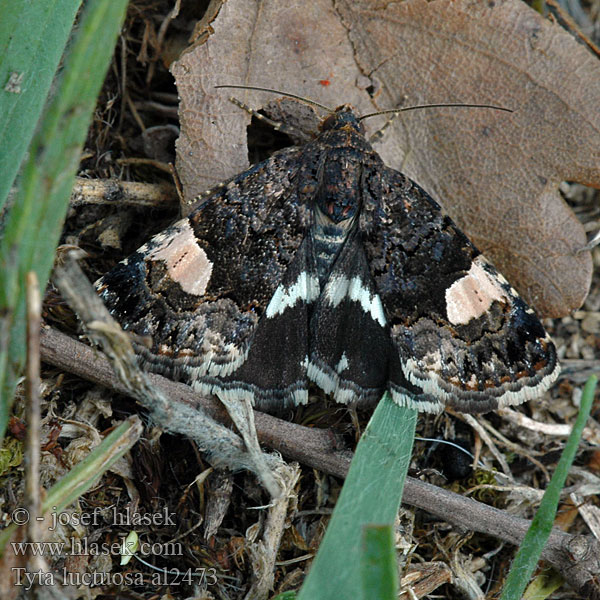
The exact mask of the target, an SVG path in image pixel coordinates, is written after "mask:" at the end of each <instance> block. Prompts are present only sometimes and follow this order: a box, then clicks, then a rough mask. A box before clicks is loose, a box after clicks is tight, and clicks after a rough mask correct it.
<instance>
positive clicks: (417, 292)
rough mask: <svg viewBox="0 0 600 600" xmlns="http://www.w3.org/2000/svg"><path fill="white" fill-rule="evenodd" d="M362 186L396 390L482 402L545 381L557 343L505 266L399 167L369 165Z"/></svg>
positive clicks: (516, 398)
mask: <svg viewBox="0 0 600 600" xmlns="http://www.w3.org/2000/svg"><path fill="white" fill-rule="evenodd" d="M368 189H369V190H370V191H369V193H366V194H365V197H364V204H363V211H362V214H361V229H362V232H363V235H364V245H365V250H366V253H367V257H368V261H369V268H370V273H371V276H372V278H373V280H374V282H375V286H376V288H377V291H378V293H379V296H380V298H381V301H382V304H383V306H384V309H385V313H386V316H387V319H388V324H389V327H390V336H391V339H392V342H393V344H394V346H395V348H396V350H397V353H398V358H399V361H400V368H401V370H402V373H401V374H400V375H401V376H400V377H397V379H396V380H394V374H393V372H392V373H391V375H390V391H391V393H392V396H393V397H394V399H395V400H396V401H397V402H399V403H401V404H408V405H413V406H415V407H416V408H421V410H441V408H442V406H443V405H449V406H453V407H455V408H457V409H459V410H463V411H467V412H485V411H488V410H492V409H495V408H497V407H498V406H505V405H509V404H518V403H520V402H524V401H526V400H529V399H531V398H534V397H537V396H539V395H540V394H541V393H542V392H544V391H545V390H547V389H548V388H549V387H550V385H551V384H552V383H553V382H554V380H555V379H556V377H557V376H558V372H559V367H558V364H557V359H556V351H555V348H554V345H553V343H552V341H551V340H550V338H549V336H548V335H547V333H546V332H545V330H544V328H543V326H542V324H541V323H540V321H539V319H538V318H537V317H536V316H535V314H534V312H533V310H532V309H531V308H529V307H528V306H527V305H526V303H525V302H524V301H523V300H522V299H521V298H520V297H519V295H518V294H517V292H516V291H515V290H514V289H513V288H512V287H511V286H510V285H509V284H508V282H507V281H506V280H505V279H504V278H503V277H502V275H500V274H499V273H498V272H497V271H496V270H495V269H494V267H493V266H492V265H491V264H490V263H489V262H487V261H486V260H485V258H484V257H483V256H482V255H481V254H480V253H479V251H478V250H477V249H476V248H475V247H474V246H473V245H472V244H471V242H470V241H469V240H468V239H467V238H466V236H465V235H464V234H463V233H462V232H461V231H460V230H459V229H458V228H457V227H456V226H455V225H454V223H453V222H452V221H451V220H450V218H449V217H447V216H445V215H444V214H443V213H442V212H441V210H440V207H439V205H438V204H437V203H436V202H435V201H434V200H433V199H432V198H431V197H430V196H429V195H428V194H427V193H426V192H425V191H424V190H422V189H421V188H420V187H419V186H418V185H416V184H415V183H414V182H412V181H411V180H410V179H408V178H407V177H405V176H404V175H402V174H401V173H399V172H398V171H395V170H393V169H390V168H387V167H385V166H382V167H381V168H380V169H377V170H376V171H373V172H372V174H371V177H370V180H369V186H368ZM402 378H403V379H404V382H402ZM407 384H409V385H407ZM415 386H416V387H417V388H420V389H421V390H422V391H423V393H424V396H422V397H421V398H419V397H416V396H415V394H414V387H415ZM432 399H434V403H432V402H431V401H432ZM421 402H422V403H423V405H422V406H421V407H420V406H419V405H420V403H421ZM436 402H437V406H436Z"/></svg>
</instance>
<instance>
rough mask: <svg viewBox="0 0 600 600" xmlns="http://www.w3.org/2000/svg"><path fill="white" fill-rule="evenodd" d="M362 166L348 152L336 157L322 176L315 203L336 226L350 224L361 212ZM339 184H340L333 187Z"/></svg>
mask: <svg viewBox="0 0 600 600" xmlns="http://www.w3.org/2000/svg"><path fill="white" fill-rule="evenodd" d="M361 173H362V169H361V165H360V163H359V162H357V161H356V160H353V157H351V156H348V154H347V153H345V152H339V153H334V154H333V156H332V157H331V158H330V159H329V160H328V161H327V162H326V163H325V165H324V166H323V170H322V172H321V174H320V181H321V183H320V184H319V187H318V189H317V192H316V195H315V201H316V204H317V206H318V208H319V210H320V211H321V212H322V213H323V215H325V216H326V217H327V218H328V219H329V220H330V221H331V222H332V223H334V224H335V225H338V224H341V223H343V222H347V221H350V220H352V219H353V218H354V216H355V215H356V214H357V212H358V211H359V209H360V204H361V202H360V190H361V186H360V180H361ZM332 181H335V182H336V184H335V185H332V184H331V183H328V182H332Z"/></svg>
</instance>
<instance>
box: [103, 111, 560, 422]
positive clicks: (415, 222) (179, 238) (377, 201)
mask: <svg viewBox="0 0 600 600" xmlns="http://www.w3.org/2000/svg"><path fill="white" fill-rule="evenodd" d="M96 288H97V291H98V293H99V294H100V296H101V298H102V299H103V300H104V302H105V303H106V305H107V306H108V308H109V309H110V311H111V312H112V314H113V315H114V316H115V317H116V318H117V320H118V321H119V322H120V323H121V324H122V326H123V328H124V329H125V330H128V331H131V332H134V333H135V334H138V335H140V336H145V337H147V338H149V339H150V340H151V343H150V344H149V345H144V344H142V343H137V342H134V344H135V347H136V351H137V353H138V354H139V356H140V357H141V360H142V362H143V365H144V366H145V368H146V369H148V370H150V371H154V372H158V373H162V374H164V375H165V376H167V377H170V378H173V379H176V380H181V381H184V382H186V383H188V384H189V385H191V386H192V387H193V388H194V389H196V390H197V391H198V392H200V393H206V394H216V395H218V396H221V397H226V398H228V399H234V398H247V399H249V400H250V401H251V402H252V403H253V404H254V405H256V406H258V407H261V408H263V409H271V410H273V409H277V408H278V407H284V406H289V405H296V404H304V403H306V402H307V401H308V389H309V386H310V384H315V385H316V386H318V387H319V388H321V389H322V390H323V391H324V392H326V393H328V394H331V396H332V397H333V398H334V400H335V401H337V402H340V403H343V404H357V403H361V402H363V401H373V400H376V399H378V398H380V397H381V396H382V394H383V392H385V391H387V392H389V394H390V395H391V397H392V399H393V400H394V401H395V402H397V403H398V404H399V405H402V406H410V407H414V408H416V409H418V410H421V411H429V412H436V411H440V410H442V409H443V407H444V406H451V407H454V408H456V409H458V410H461V411H465V412H486V411H489V410H493V409H495V408H497V407H502V406H506V405H512V404H518V403H521V402H523V401H526V400H529V399H532V398H535V397H537V396H539V395H540V394H542V393H543V392H544V391H546V390H547V389H548V388H549V387H550V385H551V384H552V383H553V382H554V381H555V379H556V378H557V376H558V372H559V365H558V362H557V357H556V350H555V347H554V345H553V343H552V341H551V340H550V338H549V336H548V334H547V333H546V331H545V330H544V328H543V326H542V324H541V323H540V321H539V319H538V318H537V317H536V315H535V313H534V311H533V310H532V309H531V308H530V307H529V306H528V305H527V304H526V303H525V302H524V301H523V299H522V298H521V297H520V296H519V295H518V294H517V292H516V291H515V290H514V289H513V288H512V287H511V286H510V285H509V283H508V282H507V281H506V280H505V279H504V277H502V275H500V274H499V273H498V272H497V271H496V269H495V268H494V267H493V266H492V265H491V264H490V263H489V262H488V261H487V260H486V259H485V258H484V257H483V256H482V255H481V253H480V252H479V251H478V250H477V249H476V248H475V246H474V245H473V244H472V243H471V242H470V241H469V240H468V239H467V237H466V236H465V235H464V234H463V233H462V232H461V231H460V229H459V228H458V227H457V226H456V225H455V224H454V223H453V222H452V220H451V219H450V218H449V217H448V216H446V215H445V214H443V212H442V210H441V209H440V206H439V205H438V204H437V203H436V201H435V200H433V199H432V198H431V196H429V195H428V194H427V193H426V192H425V191H424V190H423V189H421V188H420V187H419V186H418V185H417V184H416V183H415V182H413V181H411V180H410V179H409V178H408V177H406V176H405V175H403V174H402V173H400V172H398V171H396V170H394V169H391V168H390V167H388V166H386V165H385V164H384V163H383V161H382V159H381V158H380V157H379V155H378V154H377V153H376V152H375V150H373V148H372V147H371V145H370V144H369V142H368V141H367V139H366V138H365V133H364V129H363V125H362V123H361V121H360V118H359V117H358V116H357V115H356V114H355V112H354V111H353V109H352V108H351V107H350V106H348V105H343V106H340V107H339V108H337V109H336V110H335V111H332V112H331V114H329V116H327V117H326V118H325V119H324V120H323V121H322V122H321V125H320V131H319V133H318V134H317V135H316V137H315V138H314V139H313V140H311V141H309V142H307V143H305V144H304V145H302V146H295V147H289V148H285V149H283V150H281V151H279V152H277V153H276V154H274V155H273V156H271V157H270V158H268V159H267V160H265V161H263V162H261V163H260V164H257V165H255V166H252V167H251V168H249V169H248V170H247V171H244V172H243V173H240V174H239V175H237V176H235V177H233V178H232V179H231V180H230V181H228V182H226V183H225V184H222V185H220V186H218V187H217V188H214V189H213V190H212V191H211V192H210V193H207V195H205V196H204V197H202V199H201V201H200V202H199V204H198V206H197V208H195V210H194V211H193V212H192V213H191V214H190V215H189V216H188V217H186V218H184V219H181V220H180V221H178V222H176V223H175V224H174V225H172V226H171V227H169V228H168V229H166V230H165V231H163V232H162V233H160V234H158V235H156V236H154V237H153V238H152V239H151V240H150V241H149V242H147V243H146V244H144V245H143V246H142V247H141V248H139V249H138V250H137V252H135V253H134V254H133V255H132V256H130V257H128V258H126V259H125V260H123V261H122V262H121V263H119V264H118V265H117V266H116V267H115V268H114V269H113V270H111V271H110V272H108V273H107V274H106V275H104V277H102V278H101V279H100V280H98V281H97V282H96Z"/></svg>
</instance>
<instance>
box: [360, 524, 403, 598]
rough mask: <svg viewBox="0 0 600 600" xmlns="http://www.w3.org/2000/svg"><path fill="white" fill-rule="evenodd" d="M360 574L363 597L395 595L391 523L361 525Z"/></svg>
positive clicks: (394, 549)
mask: <svg viewBox="0 0 600 600" xmlns="http://www.w3.org/2000/svg"><path fill="white" fill-rule="evenodd" d="M361 577H362V591H363V594H362V597H363V599H364V600H396V598H398V562H397V560H396V548H395V546H394V528H393V526H392V525H365V527H364V529H363V552H362V556H361Z"/></svg>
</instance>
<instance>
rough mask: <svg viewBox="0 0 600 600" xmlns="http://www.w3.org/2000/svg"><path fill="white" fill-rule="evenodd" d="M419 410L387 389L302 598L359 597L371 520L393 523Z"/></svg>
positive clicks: (309, 599) (345, 485)
mask: <svg viewBox="0 0 600 600" xmlns="http://www.w3.org/2000/svg"><path fill="white" fill-rule="evenodd" d="M416 420H417V413H416V411H414V410H411V409H408V408H403V407H400V406H398V405H397V404H394V402H393V401H392V400H391V398H390V397H389V396H388V394H385V395H384V397H383V399H382V400H381V402H380V403H379V404H378V406H377V408H376V409H375V412H374V413H373V416H372V417H371V420H370V422H369V424H368V426H367V429H366V431H365V433H364V435H363V436H362V438H361V440H360V442H359V443H358V446H357V448H356V454H355V455H354V459H353V460H352V464H351V465H350V470H349V472H348V476H347V477H346V482H345V483H344V487H343V489H342V492H341V494H340V497H339V499H338V502H337V504H336V507H335V510H334V511H333V515H332V517H331V521H330V523H329V527H328V528H327V532H326V533H325V537H324V538H323V541H322V542H321V546H320V548H319V552H318V553H317V556H316V558H315V560H314V562H313V564H312V566H311V569H310V572H309V574H308V577H307V578H306V580H305V582H304V585H303V586H302V589H301V590H300V593H299V595H298V598H299V599H300V600H316V599H318V600H325V599H329V598H331V599H335V600H337V599H339V598H356V595H357V590H360V589H362V580H361V546H362V532H363V527H364V526H365V525H367V524H372V523H376V524H382V523H390V524H391V523H393V522H394V519H395V517H396V514H397V512H398V507H399V506H400V500H401V498H402V490H403V488H404V479H405V477H406V472H407V470H408V465H409V464H410V457H411V452H412V445H413V439H414V433H415V423H416Z"/></svg>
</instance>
